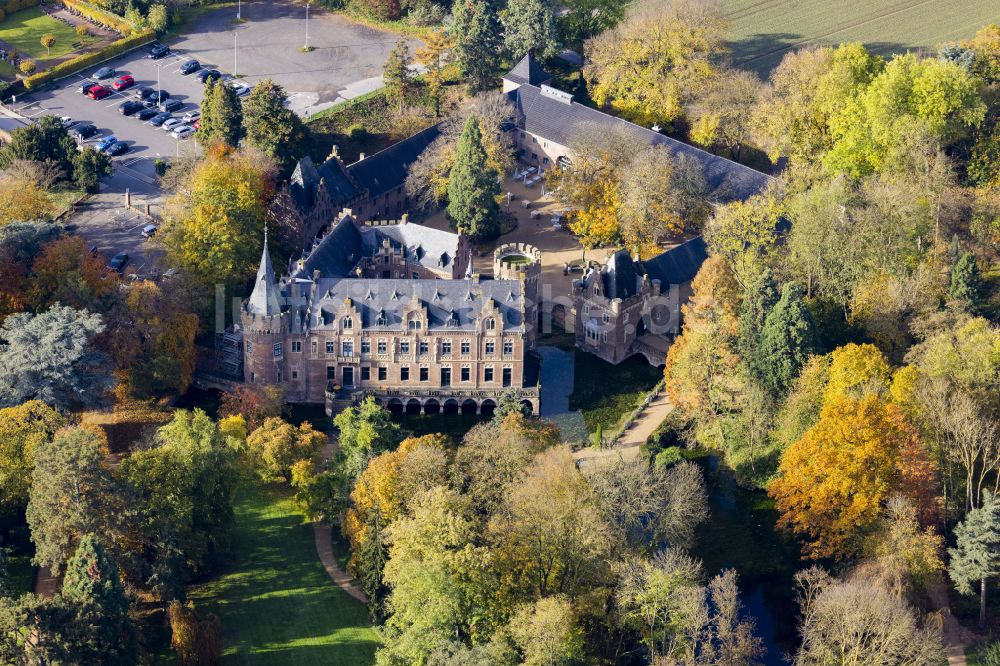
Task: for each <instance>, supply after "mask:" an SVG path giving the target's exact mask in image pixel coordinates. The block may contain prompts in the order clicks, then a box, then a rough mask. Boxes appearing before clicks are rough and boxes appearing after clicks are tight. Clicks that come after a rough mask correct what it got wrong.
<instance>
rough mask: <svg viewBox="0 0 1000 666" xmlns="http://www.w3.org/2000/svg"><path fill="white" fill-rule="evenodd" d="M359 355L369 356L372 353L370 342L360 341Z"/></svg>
mask: <svg viewBox="0 0 1000 666" xmlns="http://www.w3.org/2000/svg"><path fill="white" fill-rule="evenodd" d="M361 353H362V354H371V353H372V343H371V340H362V341H361Z"/></svg>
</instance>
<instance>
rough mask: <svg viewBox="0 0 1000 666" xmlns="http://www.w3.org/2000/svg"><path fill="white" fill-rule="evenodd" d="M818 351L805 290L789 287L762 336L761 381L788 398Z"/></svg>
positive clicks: (793, 286) (773, 311) (768, 317)
mask: <svg viewBox="0 0 1000 666" xmlns="http://www.w3.org/2000/svg"><path fill="white" fill-rule="evenodd" d="M815 349H816V332H815V328H814V326H813V320H812V315H811V314H810V313H809V309H808V308H807V307H806V305H805V303H804V302H803V301H802V289H801V288H800V287H799V286H798V285H793V284H786V285H785V287H784V288H783V289H782V290H781V298H780V299H779V300H778V302H777V303H776V304H775V306H774V308H773V309H772V310H771V311H770V312H769V313H768V315H767V319H766V320H765V321H764V328H763V329H762V330H761V335H760V349H759V357H758V359H759V361H758V362H759V364H760V365H759V366H758V371H759V372H760V375H759V377H760V379H762V380H763V382H764V385H765V386H766V387H767V388H769V389H770V390H771V391H773V392H775V393H777V394H780V395H784V394H785V393H787V392H788V390H789V389H790V388H791V387H792V383H793V382H794V381H795V378H796V377H798V375H799V371H800V370H802V366H804V365H805V364H806V361H808V360H809V357H810V356H811V355H812V354H813V352H814V351H815Z"/></svg>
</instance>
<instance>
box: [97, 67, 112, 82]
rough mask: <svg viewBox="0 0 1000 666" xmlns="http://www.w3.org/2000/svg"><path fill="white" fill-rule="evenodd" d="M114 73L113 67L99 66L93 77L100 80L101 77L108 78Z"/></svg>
mask: <svg viewBox="0 0 1000 666" xmlns="http://www.w3.org/2000/svg"><path fill="white" fill-rule="evenodd" d="M114 75H115V68H114V67H101V68H100V69H99V70H97V71H96V72H94V78H95V79H97V80H98V81H100V80H101V79H110V78H111V77H112V76H114Z"/></svg>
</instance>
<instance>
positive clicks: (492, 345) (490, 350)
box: [486, 340, 497, 354]
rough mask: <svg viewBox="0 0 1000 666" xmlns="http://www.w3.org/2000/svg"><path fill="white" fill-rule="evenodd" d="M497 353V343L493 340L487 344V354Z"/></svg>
mask: <svg viewBox="0 0 1000 666" xmlns="http://www.w3.org/2000/svg"><path fill="white" fill-rule="evenodd" d="M496 351H497V343H495V342H493V341H492V340H490V341H489V342H487V343H486V353H487V354H495V353H496Z"/></svg>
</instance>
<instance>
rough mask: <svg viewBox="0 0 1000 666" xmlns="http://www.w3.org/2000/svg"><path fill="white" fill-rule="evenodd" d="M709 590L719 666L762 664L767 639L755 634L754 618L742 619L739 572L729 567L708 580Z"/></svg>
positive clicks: (716, 656) (715, 660) (715, 650)
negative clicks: (759, 660) (761, 658)
mask: <svg viewBox="0 0 1000 666" xmlns="http://www.w3.org/2000/svg"><path fill="white" fill-rule="evenodd" d="M708 593H709V596H710V598H711V600H712V614H711V618H710V620H709V623H710V624H711V626H712V629H713V632H712V633H713V635H714V637H715V642H716V645H714V646H713V648H712V652H713V653H714V655H713V657H714V659H713V661H712V663H713V664H718V665H719V666H743V665H745V664H748V665H750V666H754V665H756V664H759V662H758V661H757V659H758V658H760V657H762V656H763V655H764V653H765V652H766V650H765V649H764V641H763V640H761V639H760V638H759V637H757V636H755V635H754V630H755V629H756V622H755V621H754V619H753V618H749V619H742V615H743V603H742V601H740V588H739V583H738V576H737V574H736V571H734V570H733V569H726V570H725V571H723V572H722V573H721V574H719V575H718V576H716V577H715V578H713V579H712V580H711V581H709V583H708Z"/></svg>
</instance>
